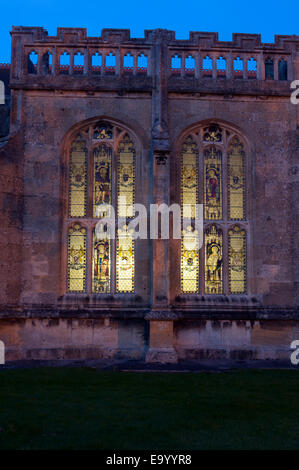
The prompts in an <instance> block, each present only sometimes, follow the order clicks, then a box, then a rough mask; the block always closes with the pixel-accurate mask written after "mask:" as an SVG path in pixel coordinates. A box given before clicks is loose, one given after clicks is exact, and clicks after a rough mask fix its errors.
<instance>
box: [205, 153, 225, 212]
mask: <svg viewBox="0 0 299 470" xmlns="http://www.w3.org/2000/svg"><path fill="white" fill-rule="evenodd" d="M221 161H222V153H221V151H220V150H218V149H216V147H214V146H213V147H210V148H209V149H207V150H205V152H204V175H205V177H204V214H205V219H206V220H220V219H222V168H221Z"/></svg>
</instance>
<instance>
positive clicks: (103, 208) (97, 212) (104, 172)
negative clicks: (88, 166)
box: [93, 144, 112, 218]
mask: <svg viewBox="0 0 299 470" xmlns="http://www.w3.org/2000/svg"><path fill="white" fill-rule="evenodd" d="M93 159H94V160H93V216H94V217H95V218H102V217H109V215H110V210H109V206H110V205H111V165H112V148H111V147H109V146H107V145H105V144H103V145H100V146H99V147H96V148H95V149H94V152H93Z"/></svg>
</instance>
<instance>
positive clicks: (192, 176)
mask: <svg viewBox="0 0 299 470" xmlns="http://www.w3.org/2000/svg"><path fill="white" fill-rule="evenodd" d="M198 189H199V188H198V170H197V146H196V144H195V142H194V141H193V139H192V137H191V136H189V137H188V138H187V139H186V141H185V143H184V144H183V151H182V157H181V204H182V217H183V218H184V217H187V218H195V205H196V204H197V200H198Z"/></svg>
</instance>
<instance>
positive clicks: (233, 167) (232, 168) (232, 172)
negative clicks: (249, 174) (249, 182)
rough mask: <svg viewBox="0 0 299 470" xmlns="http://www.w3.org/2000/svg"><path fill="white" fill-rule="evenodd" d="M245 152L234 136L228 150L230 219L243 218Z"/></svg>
mask: <svg viewBox="0 0 299 470" xmlns="http://www.w3.org/2000/svg"><path fill="white" fill-rule="evenodd" d="M244 158H245V153H244V150H243V145H242V144H241V142H240V140H239V138H238V137H234V138H233V139H232V142H231V144H230V146H229V152H228V178H229V181H228V212H229V218H230V219H231V220H243V219H244V218H245V171H244V170H245V169H244Z"/></svg>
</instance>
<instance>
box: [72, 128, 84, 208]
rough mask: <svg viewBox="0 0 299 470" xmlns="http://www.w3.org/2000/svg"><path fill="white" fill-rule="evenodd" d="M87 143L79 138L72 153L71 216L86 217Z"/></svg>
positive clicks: (74, 143)
mask: <svg viewBox="0 0 299 470" xmlns="http://www.w3.org/2000/svg"><path fill="white" fill-rule="evenodd" d="M86 155H87V150H86V143H85V141H84V140H82V139H81V138H80V136H79V137H77V139H76V140H75V141H74V142H73V145H72V147H71V153H70V176H69V216H70V217H84V216H85V215H86V189H87V170H86Z"/></svg>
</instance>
